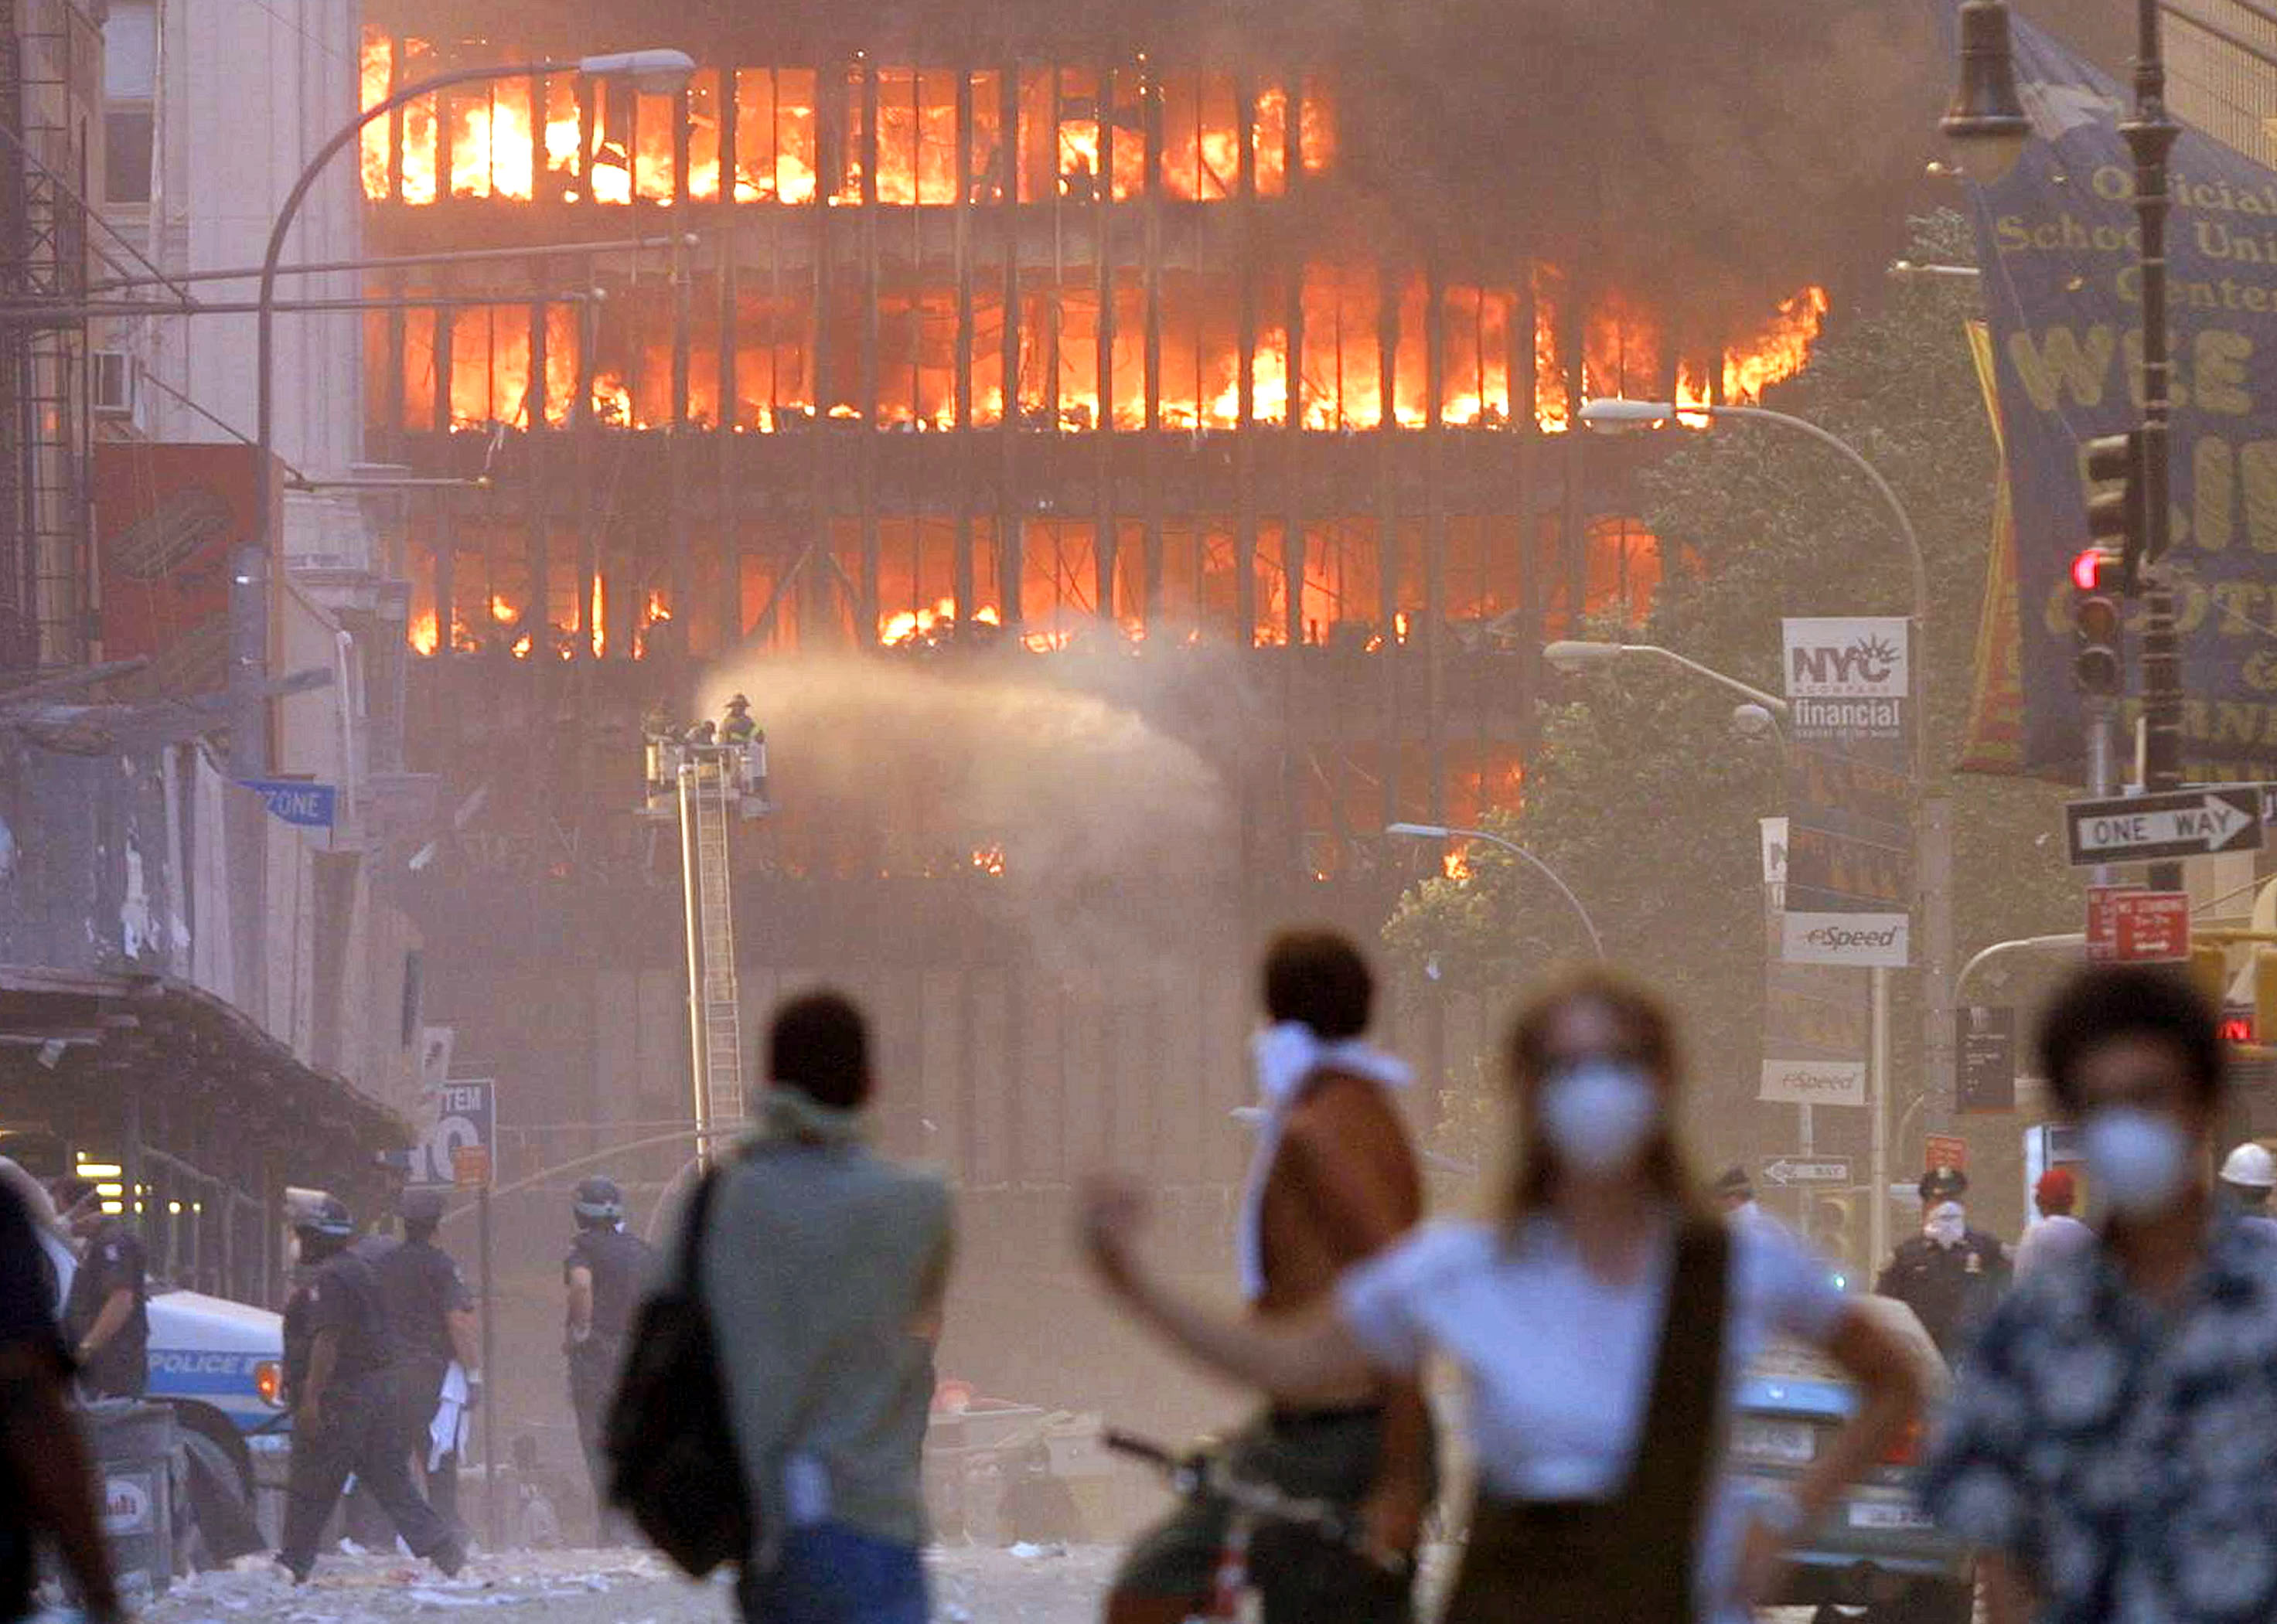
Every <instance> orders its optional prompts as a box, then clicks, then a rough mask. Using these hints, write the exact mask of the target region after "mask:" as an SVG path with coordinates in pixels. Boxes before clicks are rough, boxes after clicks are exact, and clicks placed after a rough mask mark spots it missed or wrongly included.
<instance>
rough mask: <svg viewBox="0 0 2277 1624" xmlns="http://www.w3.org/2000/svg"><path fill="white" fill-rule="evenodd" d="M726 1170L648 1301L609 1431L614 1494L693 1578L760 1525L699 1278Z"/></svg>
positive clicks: (632, 1337)
mask: <svg viewBox="0 0 2277 1624" xmlns="http://www.w3.org/2000/svg"><path fill="white" fill-rule="evenodd" d="M721 1171H722V1170H721V1169H720V1168H718V1167H714V1168H712V1170H711V1171H710V1172H706V1173H705V1174H704V1178H703V1180H702V1181H701V1182H699V1183H698V1184H697V1187H696V1194H695V1196H694V1198H693V1199H692V1200H691V1201H690V1202H689V1212H688V1226H687V1239H686V1241H684V1243H683V1244H682V1248H681V1253H680V1271H679V1274H678V1276H677V1278H675V1279H671V1280H667V1281H665V1282H662V1283H660V1284H659V1286H657V1288H656V1289H655V1290H654V1291H653V1292H652V1293H651V1294H649V1295H648V1296H647V1297H646V1298H645V1299H643V1301H642V1303H641V1305H640V1308H639V1309H638V1310H637V1311H636V1313H635V1314H634V1316H633V1323H632V1326H631V1330H630V1332H629V1333H628V1335H627V1337H626V1339H625V1362H624V1369H623V1371H622V1373H621V1375H620V1377H619V1378H618V1381H617V1390H616V1393H615V1395H614V1396H613V1398H612V1399H611V1400H610V1401H609V1414H608V1419H607V1423H606V1426H605V1430H604V1434H603V1438H602V1448H603V1450H604V1451H605V1453H606V1454H607V1456H608V1463H609V1500H610V1502H611V1504H613V1505H615V1506H621V1507H622V1508H623V1509H624V1510H625V1512H626V1513H627V1514H629V1515H630V1516H631V1518H632V1520H633V1521H634V1522H636V1523H637V1524H639V1525H640V1530H641V1532H642V1533H643V1534H645V1535H647V1536H648V1537H649V1538H650V1539H651V1541H653V1542H654V1543H655V1544H656V1547H657V1549H658V1550H659V1551H661V1552H664V1553H665V1554H666V1556H668V1557H670V1558H671V1559H673V1560H674V1562H676V1563H678V1564H679V1565H680V1567H681V1568H682V1570H683V1571H684V1572H685V1573H687V1575H689V1577H690V1578H694V1579H701V1578H702V1577H703V1576H704V1575H706V1574H708V1573H710V1572H711V1571H712V1569H713V1568H715V1567H719V1566H720V1563H722V1562H741V1561H742V1559H744V1558H745V1557H746V1556H747V1555H749V1554H750V1549H751V1538H752V1535H753V1533H754V1531H755V1530H754V1529H753V1526H752V1516H751V1504H750V1494H749V1493H748V1492H747V1491H746V1489H745V1486H744V1483H743V1468H742V1461H741V1460H740V1458H739V1457H738V1456H737V1454H736V1451H735V1430H734V1428H733V1426H732V1424H731V1423H730V1421H729V1418H728V1415H727V1389H726V1386H725V1385H724V1384H723V1383H722V1381H721V1380H720V1359H719V1353H718V1349H717V1347H715V1345H714V1343H713V1340H712V1322H711V1319H710V1317H709V1316H707V1315H706V1314H705V1313H704V1303H703V1299H702V1296H701V1294H699V1292H698V1290H697V1256H698V1250H699V1248H700V1246H701V1244H702V1241H703V1238H704V1220H705V1219H706V1218H707V1217H708V1216H709V1214H710V1210H711V1206H712V1191H713V1189H714V1188H715V1187H716V1186H717V1185H718V1184H719V1181H720V1172H721Z"/></svg>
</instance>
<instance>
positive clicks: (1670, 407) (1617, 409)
mask: <svg viewBox="0 0 2277 1624" xmlns="http://www.w3.org/2000/svg"><path fill="white" fill-rule="evenodd" d="M1705 409H1706V408H1704V407H1701V406H1686V407H1685V408H1684V410H1685V412H1686V414H1687V415H1688V414H1692V413H1694V412H1699V411H1703V410H1705ZM1676 410H1677V408H1676V403H1675V402H1674V401H1672V400H1622V399H1618V398H1614V397H1612V396H1610V395H1601V396H1599V397H1598V398H1596V399H1595V400H1590V401H1586V402H1584V403H1583V405H1582V406H1581V423H1582V426H1583V427H1584V428H1588V429H1595V430H1596V431H1597V432H1598V433H1600V434H1634V433H1635V432H1637V431H1638V430H1639V429H1657V428H1659V427H1661V426H1662V425H1663V424H1664V423H1668V422H1671V421H1674V419H1675V417H1676Z"/></svg>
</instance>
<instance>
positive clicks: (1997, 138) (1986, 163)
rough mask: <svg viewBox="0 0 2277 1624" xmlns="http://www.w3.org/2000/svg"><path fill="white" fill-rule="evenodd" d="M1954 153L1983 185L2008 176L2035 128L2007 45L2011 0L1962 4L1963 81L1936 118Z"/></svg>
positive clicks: (1987, 0)
mask: <svg viewBox="0 0 2277 1624" xmlns="http://www.w3.org/2000/svg"><path fill="white" fill-rule="evenodd" d="M1937 127H1938V130H1940V131H1941V132H1943V133H1944V135H1945V139H1946V140H1948V141H1950V142H1952V143H1953V156H1955V157H1956V158H1958V159H1959V160H1960V162H1961V168H1962V169H1964V170H1966V171H1968V172H1969V178H1971V179H1973V180H1976V181H1977V182H1978V183H1979V184H1981V185H1984V186H1993V185H1997V184H1998V183H1999V182H2000V181H2003V180H2006V179H2007V178H2008V173H2009V171H2011V170H2013V169H2014V168H2015V167H2016V160H2017V159H2018V158H2020V157H2022V156H2023V151H2024V142H2025V141H2026V140H2028V139H2029V137H2030V135H2031V133H2032V121H2031V120H2030V119H2029V118H2026V117H2025V116H2024V103H2023V100H2022V97H2020V96H2019V95H2017V94H2016V63H2015V57H2014V54H2013V53H2012V51H2011V50H2010V49H2009V40H2008V4H2007V0H1964V3H1963V4H1962V5H1961V82H1960V83H1959V84H1958V85H1956V86H1954V87H1953V101H1952V102H1951V103H1950V104H1949V105H1948V106H1947V107H1946V110H1945V117H1944V118H1941V119H1939V120H1938V126H1937Z"/></svg>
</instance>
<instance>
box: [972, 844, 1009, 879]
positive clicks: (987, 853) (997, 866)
mask: <svg viewBox="0 0 2277 1624" xmlns="http://www.w3.org/2000/svg"><path fill="white" fill-rule="evenodd" d="M972 866H973V867H974V868H976V869H979V870H980V872H981V873H983V874H989V875H1001V874H1002V873H1003V872H1004V848H1003V847H1002V846H976V847H974V848H973V853H972Z"/></svg>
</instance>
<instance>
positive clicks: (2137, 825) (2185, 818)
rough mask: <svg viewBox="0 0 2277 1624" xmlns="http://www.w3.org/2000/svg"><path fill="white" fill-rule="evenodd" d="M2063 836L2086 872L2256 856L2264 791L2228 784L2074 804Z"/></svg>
mask: <svg viewBox="0 0 2277 1624" xmlns="http://www.w3.org/2000/svg"><path fill="white" fill-rule="evenodd" d="M2064 831H2065V833H2066V835H2067V837H2068V839H2069V841H2070V845H2071V861H2072V865H2073V867H2075V868H2088V867H2090V866H2092V865H2093V864H2096V863H2099V862H2157V861H2163V860H2166V859H2168V858H2174V857H2206V856H2211V855H2212V854H2214V853H2216V852H2250V851H2255V850H2258V848H2259V846H2260V845H2261V790H2260V786H2259V785H2251V784H2245V785H2237V784H2223V785H2208V786H2205V787H2203V788H2199V789H2186V790H2173V791H2169V792H2167V793H2164V794H2158V795H2128V796H2124V797H2121V799H2119V800H2116V801H2073V802H2072V803H2071V804H2070V805H2069V806H2068V807H2066V808H2064Z"/></svg>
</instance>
